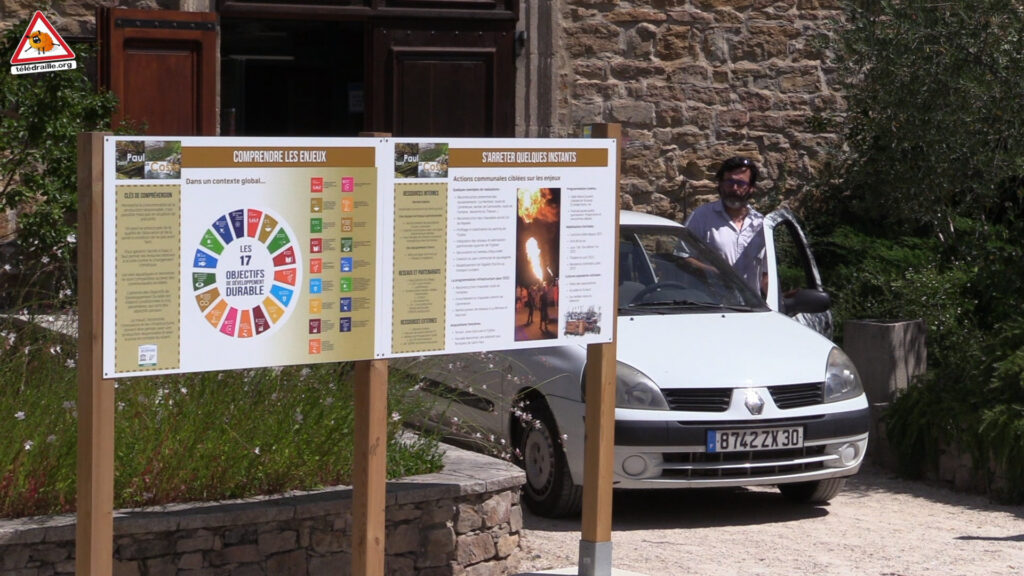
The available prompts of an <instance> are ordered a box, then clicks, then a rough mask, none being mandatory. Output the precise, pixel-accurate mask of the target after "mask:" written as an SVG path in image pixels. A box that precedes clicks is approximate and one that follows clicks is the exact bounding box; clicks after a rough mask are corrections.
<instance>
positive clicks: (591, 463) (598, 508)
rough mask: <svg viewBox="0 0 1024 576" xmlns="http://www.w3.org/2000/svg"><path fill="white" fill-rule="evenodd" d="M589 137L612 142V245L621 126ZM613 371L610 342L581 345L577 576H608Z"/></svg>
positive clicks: (595, 130)
mask: <svg viewBox="0 0 1024 576" xmlns="http://www.w3.org/2000/svg"><path fill="white" fill-rule="evenodd" d="M591 137H593V138H615V139H616V140H617V141H618V152H617V153H616V156H615V158H616V165H615V206H616V210H615V245H616V247H617V246H618V238H619V211H618V205H619V174H620V166H621V165H622V159H621V152H622V127H621V126H620V125H619V124H595V125H593V126H591ZM614 270H615V273H614V275H613V276H614V277H615V287H614V293H613V302H618V301H619V298H618V291H619V290H618V284H619V282H618V270H619V251H618V248H616V249H615V268H614ZM612 334H613V335H617V334H618V314H616V315H615V316H613V318H612ZM615 368H616V343H615V340H614V338H613V340H612V341H611V342H609V343H607V344H591V345H589V346H587V370H586V374H585V375H584V379H585V381H586V383H585V386H586V394H587V401H586V428H585V443H584V460H583V520H582V523H583V526H582V531H581V534H580V536H581V539H580V560H579V576H608V575H610V574H611V569H612V568H611V566H612V477H613V474H612V466H613V465H614V464H615Z"/></svg>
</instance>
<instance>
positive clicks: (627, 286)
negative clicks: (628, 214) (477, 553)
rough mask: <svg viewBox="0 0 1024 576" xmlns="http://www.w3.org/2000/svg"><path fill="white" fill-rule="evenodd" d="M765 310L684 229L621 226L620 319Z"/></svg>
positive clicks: (726, 266) (722, 262)
mask: <svg viewBox="0 0 1024 576" xmlns="http://www.w3.org/2000/svg"><path fill="white" fill-rule="evenodd" d="M721 309H729V310H744V311H752V310H758V311H760V310H766V309H767V307H766V306H765V303H764V300H763V299H761V297H760V296H758V295H757V294H756V293H755V292H754V291H753V290H751V289H750V287H748V286H747V285H746V284H745V283H744V282H743V281H742V280H741V279H740V277H739V276H738V275H737V274H736V273H735V272H734V271H733V269H732V267H731V266H729V264H728V263H726V262H725V260H723V259H722V258H721V257H720V256H719V255H718V254H717V253H715V252H714V251H712V250H711V249H710V248H708V247H707V246H706V245H705V244H703V243H701V242H700V241H699V240H697V238H696V237H694V236H693V235H692V234H690V232H689V231H688V230H686V229H685V228H675V227H665V226H644V227H638V226H622V228H621V230H620V236H619V314H622V315H629V314H651V313H654V314H673V313H681V312H692V311H708V310H721Z"/></svg>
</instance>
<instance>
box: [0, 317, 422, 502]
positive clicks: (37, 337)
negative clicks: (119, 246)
mask: <svg viewBox="0 0 1024 576" xmlns="http://www.w3.org/2000/svg"><path fill="white" fill-rule="evenodd" d="M0 328H2V329H0V517H20V516H29V515H37V514H50V513H58V512H70V511H73V510H74V506H75V490H76V480H75V478H76V470H75V460H76V458H75V454H76V451H77V419H78V413H77V406H76V396H77V386H76V381H75V378H76V376H75V346H74V342H72V341H69V340H68V339H66V338H65V339H61V338H58V337H57V336H55V335H54V333H52V332H49V331H46V330H42V329H39V328H36V327H33V326H32V325H28V326H24V325H23V326H18V325H15V324H12V323H10V322H5V323H3V325H2V326H0ZM407 390H408V386H406V385H403V384H402V383H400V382H396V383H395V384H393V385H392V386H390V387H389V393H388V405H389V408H388V410H389V413H390V414H391V418H390V420H389V426H388V444H387V459H388V465H387V470H388V472H387V474H388V477H389V478H394V477H401V476H411V475H416V474H423V473H427V472H433V471H436V470H438V469H440V467H441V453H440V451H439V447H438V443H437V441H436V439H435V438H432V437H429V436H418V437H411V438H410V437H408V436H407V435H403V434H401V430H402V428H401V427H402V422H403V421H404V419H405V416H406V415H407V414H409V413H410V412H414V411H417V410H420V409H421V407H420V406H419V405H417V404H415V403H414V401H413V400H411V399H410V398H409V397H407V395H406V394H405V391H407ZM115 403H116V412H115V421H114V425H115V462H114V465H115V478H114V484H115V485H114V504H115V506H116V507H118V508H122V507H137V506H150V505H157V504H166V503H170V502H184V501H196V500H204V501H206V500H221V499H227V498H239V497H245V496H254V495H259V494H272V493H278V492H284V491H288V490H305V489H315V488H319V487H322V486H328V485H337V484H349V483H351V469H352V454H353V443H352V440H353V434H354V432H353V426H354V415H353V412H354V406H353V404H354V400H353V384H352V374H351V364H319V365H313V366H306V367H303V366H289V367H284V368H266V369H255V370H240V371H232V372H206V373H196V374H185V375H174V376H153V377H143V378H131V379H122V380H119V381H117V382H116V390H115Z"/></svg>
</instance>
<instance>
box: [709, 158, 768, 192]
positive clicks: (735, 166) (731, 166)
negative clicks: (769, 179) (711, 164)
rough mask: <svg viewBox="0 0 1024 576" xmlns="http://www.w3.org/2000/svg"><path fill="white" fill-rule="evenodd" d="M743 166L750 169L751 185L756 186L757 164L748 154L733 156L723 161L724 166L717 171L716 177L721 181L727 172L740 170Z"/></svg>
mask: <svg viewBox="0 0 1024 576" xmlns="http://www.w3.org/2000/svg"><path fill="white" fill-rule="evenodd" d="M742 168H749V169H750V185H751V186H756V185H757V175H758V170H757V164H754V161H753V160H751V159H750V158H747V157H746V156H733V157H732V158H729V159H728V160H726V161H725V162H722V166H721V167H720V168H719V169H718V172H715V178H716V179H717V180H718V181H719V182H721V181H722V179H723V178H725V174H726V173H727V172H732V171H733V170H740V169H742Z"/></svg>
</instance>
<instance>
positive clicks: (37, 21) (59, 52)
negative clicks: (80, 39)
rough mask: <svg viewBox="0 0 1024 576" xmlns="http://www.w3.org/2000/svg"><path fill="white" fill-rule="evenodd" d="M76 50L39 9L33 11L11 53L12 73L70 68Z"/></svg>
mask: <svg viewBox="0 0 1024 576" xmlns="http://www.w3.org/2000/svg"><path fill="white" fill-rule="evenodd" d="M77 66H78V64H77V63H76V62H75V53H74V52H73V51H72V50H71V47H70V46H68V44H67V43H66V42H64V39H63V38H61V37H60V34H58V33H57V30H56V29H54V27H53V26H52V25H51V24H50V21H49V20H47V19H46V16H43V13H42V12H39V11H36V13H35V15H34V16H33V17H32V20H31V22H29V25H28V28H26V29H25V33H24V34H23V35H22V38H21V42H19V43H18V47H17V48H16V49H15V50H14V54H13V55H12V56H11V74H35V73H38V72H55V71H57V70H73V69H74V68H76V67H77Z"/></svg>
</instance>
